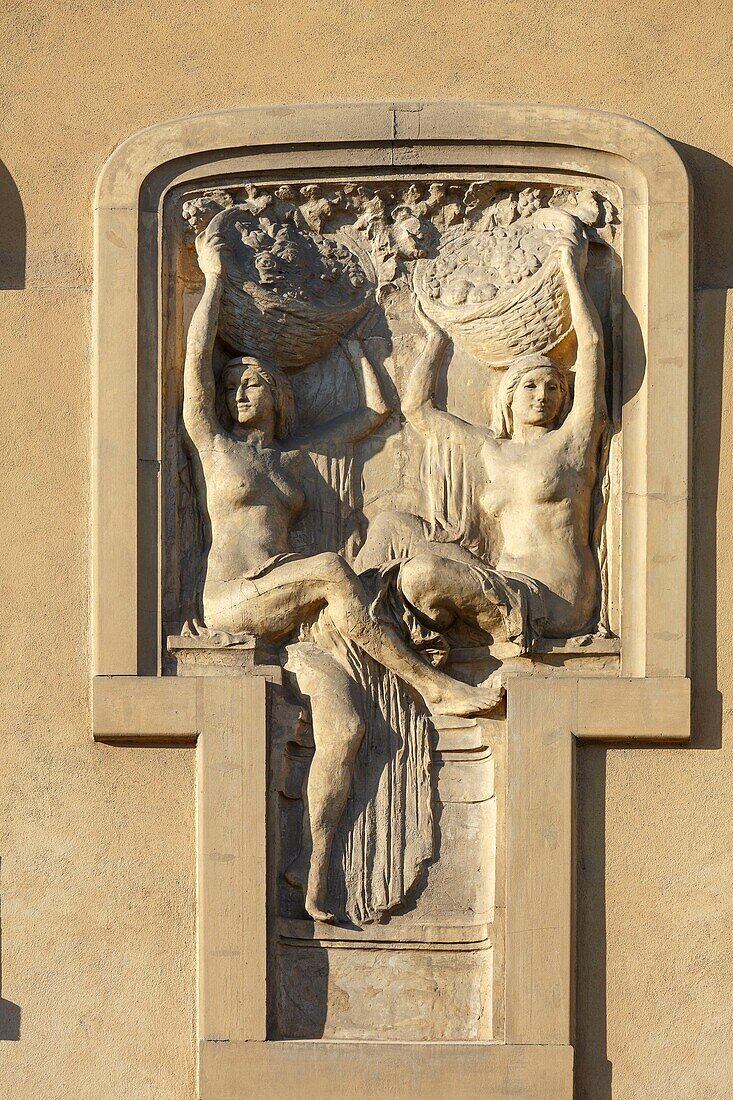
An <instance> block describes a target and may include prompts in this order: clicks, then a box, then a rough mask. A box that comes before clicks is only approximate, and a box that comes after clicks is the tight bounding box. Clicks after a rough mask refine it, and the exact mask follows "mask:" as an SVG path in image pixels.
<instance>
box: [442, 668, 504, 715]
mask: <svg viewBox="0 0 733 1100" xmlns="http://www.w3.org/2000/svg"><path fill="white" fill-rule="evenodd" d="M503 697H504V687H503V685H502V683H501V681H500V679H499V677H498V676H497V675H496V674H494V675H492V676H490V677H489V679H488V680H486V681H485V682H484V683H483V684H479V685H478V687H473V686H472V685H471V684H464V683H463V682H462V681H461V680H453V681H452V682H451V686H450V687H449V688H448V689H447V690H444V691H442V692H441V694H440V698H438V699H436V700H429V701H428V702H429V706H430V713H431V714H435V715H451V716H453V717H456V718H473V717H478V716H479V715H482V714H490V713H491V712H492V710H495V709H496V707H497V706H498V705H499V703H500V702H501V700H502V699H503Z"/></svg>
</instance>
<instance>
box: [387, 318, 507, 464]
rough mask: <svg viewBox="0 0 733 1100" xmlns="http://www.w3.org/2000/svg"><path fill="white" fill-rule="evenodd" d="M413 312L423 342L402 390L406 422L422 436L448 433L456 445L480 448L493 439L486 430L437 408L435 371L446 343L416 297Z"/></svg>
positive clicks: (444, 350) (436, 374)
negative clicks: (467, 444) (455, 439)
mask: <svg viewBox="0 0 733 1100" xmlns="http://www.w3.org/2000/svg"><path fill="white" fill-rule="evenodd" d="M415 313H416V315H417V318H418V320H419V322H420V324H421V325H422V327H423V330H424V332H425V336H426V340H425V344H424V345H423V349H422V351H421V352H420V354H419V355H418V357H417V359H416V360H415V365H414V366H413V368H412V371H411V372H410V377H409V378H408V380H407V386H406V387H405V395H404V397H403V399H402V411H403V413H404V414H405V419H406V420H407V422H408V423H409V424H412V426H413V428H417V430H418V431H419V432H420V433H421V434H422V435H436V434H439V433H440V434H443V435H445V434H446V433H450V434H451V435H453V436H457V438H458V441H459V442H464V443H469V442H470V443H474V444H479V445H481V444H483V443H486V442H487V441H488V440H493V438H494V437H493V435H492V434H491V432H490V431H489V430H488V428H482V427H480V426H479V425H477V424H469V423H468V422H467V421H465V420H461V418H460V417H459V416H454V415H453V413H449V412H446V411H444V410H443V409H438V408H436V406H435V386H436V383H437V379H438V370H439V369H440V365H441V363H442V362H443V359H444V357H445V353H446V350H447V348H448V343H449V341H448V337H447V336H446V334H445V333H444V332H443V330H442V329H441V328H440V327H439V326H438V325H436V323H435V322H434V321H432V320H431V319H430V318H429V317H428V316H427V314H426V313H425V311H424V310H423V308H422V306H421V305H420V303H419V301H418V300H417V298H415Z"/></svg>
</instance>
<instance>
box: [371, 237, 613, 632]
mask: <svg viewBox="0 0 733 1100" xmlns="http://www.w3.org/2000/svg"><path fill="white" fill-rule="evenodd" d="M563 228H564V229H565V232H564V233H563V234H562V235H561V236H560V237H559V239H558V240H557V242H556V244H555V246H554V247H555V250H556V254H557V256H558V258H559V262H560V266H561V270H562V272H563V275H564V278H565V283H566V286H567V291H568V296H569V299H570V309H571V316H572V322H573V327H574V329H575V334H576V337H577V345H578V351H577V359H576V363H575V387H574V393H573V396H572V401H571V396H570V385H569V376H568V374H567V372H566V371H565V370H564V369H562V368H561V367H558V366H557V365H556V364H554V363H552V362H551V360H549V359H547V358H544V357H542V356H532V357H527V358H526V359H525V360H523V361H520V362H519V363H518V364H516V365H515V366H514V367H513V368H510V369H509V370H508V371H507V373H506V375H505V377H504V379H503V381H502V384H501V387H500V391H499V401H498V412H499V416H498V421H497V423H496V424H495V425H494V428H493V430H490V429H489V428H484V427H480V426H477V425H473V424H468V423H466V422H465V421H464V420H461V419H460V418H459V417H457V416H453V415H452V414H450V413H447V412H444V411H442V410H440V409H437V408H436V407H435V404H434V392H435V385H436V376H437V373H438V370H439V367H440V365H441V362H442V360H443V357H444V355H445V351H446V347H447V343H448V340H447V337H446V335H445V333H443V331H442V330H441V329H440V328H439V327H438V326H437V325H436V324H435V323H434V322H433V321H431V320H430V319H429V318H428V317H427V316H426V315H425V313H424V312H423V311H422V309H421V307H420V306H419V304H416V308H417V312H418V316H419V318H420V321H421V324H422V326H423V328H424V330H425V332H426V335H427V340H426V343H425V346H424V349H423V351H422V354H421V355H420V357H419V359H418V361H417V362H416V364H415V366H414V368H413V371H412V374H411V377H410V380H409V383H408V387H407V392H406V395H405V398H404V400H403V403H402V408H403V412H404V414H405V417H406V419H407V420H408V421H409V422H410V424H412V425H413V426H414V427H415V428H416V429H417V430H418V431H420V432H421V433H422V434H424V435H433V436H436V435H437V436H439V437H443V438H447V439H448V440H449V444H450V446H452V447H456V448H463V449H465V450H466V451H470V452H471V453H472V454H473V456H474V457H473V459H472V463H473V464H474V465H475V468H476V469H477V470H478V471H479V476H480V477H481V493H480V496H479V505H480V509H481V516H480V517H479V518H480V522H481V524H482V525H483V526H484V529H492V530H493V531H494V532H495V536H496V535H498V539H497V538H496V537H495V539H494V541H495V542H498V544H499V546H500V552H499V555H498V558H497V560H496V562H495V563H492V567H491V568H488V564H487V563H484V567H483V568H478V569H477V568H476V564H477V559H476V558H475V557H474V556H473V555H472V554H470V553H469V552H468V551H467V550H464V549H463V548H462V547H461V546H460V545H458V544H457V543H453V544H448V545H446V544H442V543H435V542H428V541H427V540H426V537H425V533H424V531H425V528H424V525H422V524H421V523H420V521H419V520H417V519H416V517H414V516H408V515H405V514H399V515H396V516H395V515H393V516H392V517H391V518H390V519H387V517H380V518H379V519H378V520H377V521H376V524H372V526H371V527H370V531H369V536H370V537H369V540H368V541H367V544H366V545H365V547H364V548H363V550H362V554H361V555H360V558H359V559H357V562H356V566H357V568H366V567H367V566H369V565H371V564H376V562H374V563H373V562H372V560H371V558H372V557H373V556H374V553H375V550H376V547H377V546H378V544H379V542H380V541H382V542H384V540H385V538H388V537H390V536H388V531H389V530H390V528H391V538H392V541H393V542H394V538H395V534H394V532H395V530H396V529H397V530H398V531H400V533H401V536H402V538H403V541H404V543H405V544H406V545H407V546H408V547H409V549H408V554H409V558H408V560H407V561H406V562H405V563H404V565H403V567H402V571H401V586H402V591H403V594H404V596H405V597H406V599H407V601H408V603H410V604H411V605H412V607H413V608H414V609H415V610H416V612H417V613H418V615H419V616H420V617H421V618H423V619H424V620H426V621H427V623H428V624H429V625H431V626H433V627H434V628H437V629H445V628H446V627H447V626H449V625H450V623H451V622H452V621H453V619H454V618H456V617H459V618H462V619H463V620H464V621H466V622H469V623H470V624H471V625H473V626H477V627H479V628H480V629H481V630H483V631H485V632H486V633H487V634H489V635H491V637H492V638H493V639H494V640H498V641H501V640H506V638H507V621H508V619H510V618H511V616H510V615H509V614H508V608H507V585H508V586H509V594H510V595H511V592H512V590H513V589H516V592H517V593H518V594H520V595H522V600H523V603H524V605H525V606H527V607H528V608H529V613H530V614H531V615H533V616H534V620H535V627H538V626H539V629H540V630H541V631H542V633H543V634H545V635H547V636H551V637H568V636H569V635H572V634H574V633H577V632H578V631H580V630H581V629H582V628H583V627H585V626H586V625H587V624H588V622H589V621H590V620H591V619H592V616H593V612H594V610H595V607H596V601H597V595H598V572H597V566H596V562H595V559H594V557H593V552H592V550H591V545H590V529H591V508H592V497H593V491H594V486H595V482H596V477H597V473H598V469H597V456H598V450H599V442H600V439H601V435H602V433H603V431H604V429H605V426H606V423H607V412H606V401H605V394H604V355H603V336H602V331H601V325H600V320H599V317H598V314H597V312H596V309H595V306H594V305H593V302H592V300H591V298H590V296H589V294H588V292H587V290H586V287H585V282H584V277H583V276H584V272H585V264H586V258H587V243H586V242H585V240H584V239H582V240H581V241H579V240H578V238H577V235H576V234H575V232H574V229H573V225H572V223H571V220H570V219H568V225H567V226H565V225H564V224H563ZM380 535H381V539H380ZM372 540H373V542H372V546H373V547H374V549H371V548H370V542H371V541H372Z"/></svg>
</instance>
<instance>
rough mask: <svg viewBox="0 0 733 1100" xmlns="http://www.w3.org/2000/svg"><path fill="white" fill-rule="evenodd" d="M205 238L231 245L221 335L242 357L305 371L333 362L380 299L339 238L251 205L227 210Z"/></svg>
mask: <svg viewBox="0 0 733 1100" xmlns="http://www.w3.org/2000/svg"><path fill="white" fill-rule="evenodd" d="M205 232H206V234H207V235H211V236H217V237H221V238H223V240H224V241H225V242H226V244H227V245H228V251H227V254H226V258H225V262H224V292H223V294H222V301H221V309H220V314H219V336H220V338H221V339H222V341H223V342H224V344H226V346H227V347H228V348H229V349H230V350H231V351H232V352H234V353H236V354H238V355H256V356H258V357H260V358H263V359H265V360H268V361H269V362H271V363H274V364H276V365H278V366H280V367H282V368H283V369H284V370H286V371H297V370H299V369H301V368H302V367H305V366H307V365H308V364H309V363H313V362H315V361H316V360H318V359H320V358H322V357H324V356H326V355H328V353H329V352H330V351H331V350H332V348H333V347H334V345H335V343H336V341H337V340H338V339H339V337H340V336H342V335H343V334H344V333H345V332H346V331H347V329H349V328H350V327H351V326H352V325H353V324H354V323H355V322H356V321H357V320H358V319H359V318H360V317H361V316H362V315H363V314H364V313H365V312H366V310H367V308H368V306H369V304H370V302H371V300H372V296H373V292H374V275H373V272H369V273H368V272H367V267H368V261H367V260H366V259H365V257H357V256H356V255H355V253H354V251H353V250H352V249H351V248H349V247H347V245H346V244H345V243H343V241H340V240H337V239H335V238H334V237H325V236H321V235H320V234H319V233H316V232H314V231H313V230H311V229H308V228H304V227H302V226H298V225H296V224H295V223H293V222H286V223H285V224H276V223H273V222H271V221H269V220H268V219H266V218H264V217H257V216H254V215H253V214H252V212H251V211H250V210H249V209H248V208H247V207H244V206H231V207H229V208H228V209H226V210H223V211H221V213H219V214H217V215H216V217H214V218H213V219H212V220H211V221H210V222H209V224H208V226H207V227H206V229H205Z"/></svg>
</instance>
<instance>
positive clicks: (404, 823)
mask: <svg viewBox="0 0 733 1100" xmlns="http://www.w3.org/2000/svg"><path fill="white" fill-rule="evenodd" d="M308 646H315V647H317V648H318V650H320V651H321V652H323V653H327V654H329V655H330V656H331V657H332V658H333V659H334V660H336V661H337V662H338V663H339V664H340V665H341V667H342V668H343V669H344V670H345V671H346V672H347V673H348V675H349V677H350V678H351V679H352V681H353V682H354V683H355V685H356V687H357V692H356V695H357V698H358V704H359V710H360V712H361V716H362V718H363V721H364V727H365V732H364V738H363V741H362V743H361V746H360V748H359V751H358V753H357V756H356V762H355V767H354V775H353V780H352V784H351V789H350V792H349V797H348V801H347V804H346V807H345V809H344V812H343V815H342V817H341V821H340V823H339V826H338V829H337V833H336V836H335V839H334V844H333V850H332V853H331V865H330V874H329V906H330V907H331V908H333V909H334V910H335V911H336V912H341V913H345V914H346V915H347V916H348V917H349V918H350V919H351V920H352V921H354V922H355V923H357V924H367V923H370V922H374V921H378V920H379V919H380V918H381V917H383V916H384V915H385V914H387V913H389V912H390V911H392V910H394V909H395V908H397V907H398V906H400V905H401V904H402V903H403V902H404V901H405V899H406V897H407V895H408V894H409V893H410V891H411V890H412V889H413V888H414V887H415V886H416V884H417V883H418V881H419V879H420V877H421V876H422V873H423V870H424V868H425V866H426V864H427V863H428V862H429V861H430V860H431V859H432V857H433V853H434V822H433V790H432V777H431V768H430V730H429V725H428V718H427V715H426V714H425V713H424V711H423V710H422V709H421V708H420V707H419V706H418V705H417V704H416V702H415V701H414V700H413V699H412V698H411V696H410V695H409V693H408V691H407V689H406V688H405V686H404V685H403V684H402V683H401V681H400V680H399V679H398V677H396V676H395V675H394V673H392V672H390V671H389V670H387V669H384V668H383V667H382V666H381V665H379V664H377V662H376V661H373V660H372V659H371V658H370V657H369V656H367V654H366V653H364V652H363V650H361V649H359V648H358V646H356V645H355V644H354V643H353V642H352V641H350V639H348V638H346V637H345V636H344V635H343V634H342V633H341V632H340V631H338V630H337V629H336V627H335V626H334V625H333V624H332V623H331V621H330V619H329V617H328V613H327V611H326V612H323V613H322V614H321V616H320V617H319V619H318V621H317V622H316V624H315V625H314V626H313V627H312V628H311V630H310V638H309V639H308V640H306V641H302V642H300V643H298V645H297V646H295V647H292V649H293V650H295V651H296V652H291V651H290V650H289V660H288V667H289V668H291V669H292V671H294V672H295V675H296V677H297V671H298V663H299V662H300V661H301V660H304V661H306V662H307V660H308V654H307V647H308ZM298 650H300V652H297V651H298Z"/></svg>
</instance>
